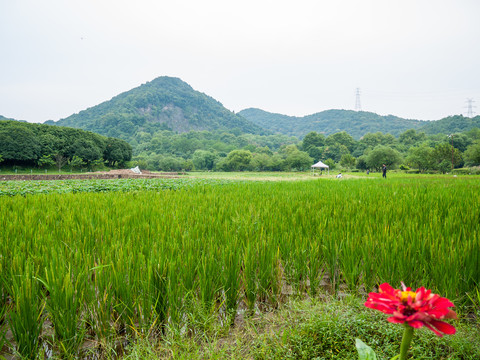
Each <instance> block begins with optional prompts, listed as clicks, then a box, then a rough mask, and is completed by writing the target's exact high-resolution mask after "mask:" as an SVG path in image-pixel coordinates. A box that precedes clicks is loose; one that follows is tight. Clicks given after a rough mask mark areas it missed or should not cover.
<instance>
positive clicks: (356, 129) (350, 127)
mask: <svg viewBox="0 0 480 360" xmlns="http://www.w3.org/2000/svg"><path fill="white" fill-rule="evenodd" d="M239 114H240V115H242V116H243V117H244V118H246V119H247V120H250V121H251V122H253V123H254V124H256V125H258V126H261V127H263V128H264V129H267V130H270V131H272V132H274V133H280V134H285V135H290V136H297V137H300V138H302V137H304V136H305V135H306V134H308V133H309V132H311V131H316V132H318V133H324V134H325V135H326V136H328V135H330V134H333V133H337V132H341V131H346V132H347V133H349V134H350V135H351V136H352V137H353V138H355V139H359V138H361V137H362V136H363V135H365V134H366V133H375V132H378V131H380V132H382V133H384V134H386V133H390V134H392V135H395V136H398V135H399V134H401V133H402V132H404V131H406V130H408V129H419V128H420V127H421V126H422V125H423V124H424V122H422V121H419V120H407V119H402V118H399V117H397V116H393V115H388V116H381V115H378V114H375V113H371V112H366V111H352V110H327V111H322V112H319V113H316V114H312V115H308V116H303V117H296V116H287V115H281V114H274V113H270V112H267V111H263V110H260V109H254V108H250V109H245V110H242V111H240V112H239Z"/></svg>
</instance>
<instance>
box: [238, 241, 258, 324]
mask: <svg viewBox="0 0 480 360" xmlns="http://www.w3.org/2000/svg"><path fill="white" fill-rule="evenodd" d="M242 283H243V292H244V300H245V304H246V305H247V315H253V313H254V309H255V303H256V301H257V295H258V284H257V254H256V247H255V246H254V244H247V245H246V249H245V256H244V259H243V270H242Z"/></svg>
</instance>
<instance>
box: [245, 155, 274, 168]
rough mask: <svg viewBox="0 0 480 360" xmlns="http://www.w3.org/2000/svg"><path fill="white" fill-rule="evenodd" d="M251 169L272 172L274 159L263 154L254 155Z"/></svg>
mask: <svg viewBox="0 0 480 360" xmlns="http://www.w3.org/2000/svg"><path fill="white" fill-rule="evenodd" d="M250 169H251V170H253V171H268V170H272V157H271V156H269V155H268V154H262V153H260V154H258V153H256V154H253V157H252V161H250Z"/></svg>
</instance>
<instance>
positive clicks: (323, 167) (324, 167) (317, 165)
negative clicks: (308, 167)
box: [312, 161, 330, 175]
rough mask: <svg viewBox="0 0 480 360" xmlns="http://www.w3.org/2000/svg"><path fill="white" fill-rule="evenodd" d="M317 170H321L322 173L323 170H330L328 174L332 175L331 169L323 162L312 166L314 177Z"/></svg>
mask: <svg viewBox="0 0 480 360" xmlns="http://www.w3.org/2000/svg"><path fill="white" fill-rule="evenodd" d="M315 169H320V171H321V170H323V169H327V170H328V174H330V168H329V167H328V165H325V164H324V163H322V162H321V161H319V162H318V163H316V164H313V165H312V173H313V175H315Z"/></svg>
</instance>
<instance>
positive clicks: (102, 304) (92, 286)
mask: <svg viewBox="0 0 480 360" xmlns="http://www.w3.org/2000/svg"><path fill="white" fill-rule="evenodd" d="M90 272H91V274H92V275H91V278H92V279H93V280H92V281H91V282H90V283H89V284H88V285H87V286H86V288H85V298H86V299H87V300H86V304H85V306H86V309H87V311H88V314H87V319H86V321H87V327H88V328H89V329H91V331H92V333H91V336H93V340H94V341H95V342H96V343H97V347H98V348H99V349H100V350H107V351H108V349H111V348H112V344H113V342H114V340H115V335H116V326H117V323H116V322H115V320H116V318H115V316H114V314H115V305H116V303H115V298H114V296H113V290H112V283H111V279H110V276H109V274H110V272H111V266H109V265H99V266H96V267H94V268H92V269H90ZM87 330H88V329H87Z"/></svg>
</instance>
